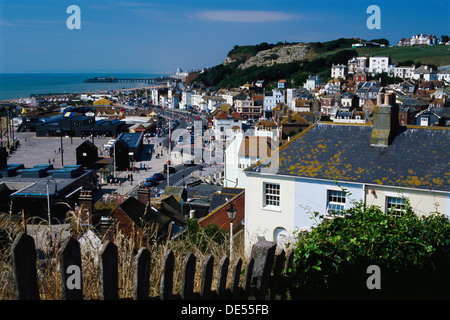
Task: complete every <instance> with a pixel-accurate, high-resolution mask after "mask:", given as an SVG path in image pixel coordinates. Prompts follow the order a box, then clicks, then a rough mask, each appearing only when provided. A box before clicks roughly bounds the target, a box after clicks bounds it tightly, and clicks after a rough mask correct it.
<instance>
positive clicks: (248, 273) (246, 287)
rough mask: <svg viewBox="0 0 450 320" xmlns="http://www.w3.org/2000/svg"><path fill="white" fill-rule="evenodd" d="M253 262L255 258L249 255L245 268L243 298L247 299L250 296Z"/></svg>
mask: <svg viewBox="0 0 450 320" xmlns="http://www.w3.org/2000/svg"><path fill="white" fill-rule="evenodd" d="M254 264H255V260H254V259H253V257H251V258H250V260H249V261H248V263H247V266H246V269H245V276H244V292H243V296H242V299H243V300H248V298H249V297H250V293H251V292H250V291H251V285H252V276H253V266H254Z"/></svg>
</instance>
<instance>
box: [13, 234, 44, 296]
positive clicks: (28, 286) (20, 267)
mask: <svg viewBox="0 0 450 320" xmlns="http://www.w3.org/2000/svg"><path fill="white" fill-rule="evenodd" d="M11 259H12V268H13V278H14V285H15V288H16V293H15V295H16V299H18V300H39V299H40V297H39V288H38V282H37V271H36V246H35V244H34V239H33V237H31V236H29V235H27V234H25V233H23V232H21V233H19V234H18V235H17V237H16V239H14V242H13V244H12V247H11Z"/></svg>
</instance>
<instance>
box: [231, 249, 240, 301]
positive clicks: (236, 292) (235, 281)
mask: <svg viewBox="0 0 450 320" xmlns="http://www.w3.org/2000/svg"><path fill="white" fill-rule="evenodd" d="M241 268H242V259H241V258H238V259H237V260H236V262H235V263H234V267H233V275H232V281H231V299H233V300H236V299H239V296H240V294H241V292H240V289H239V279H240V275H241Z"/></svg>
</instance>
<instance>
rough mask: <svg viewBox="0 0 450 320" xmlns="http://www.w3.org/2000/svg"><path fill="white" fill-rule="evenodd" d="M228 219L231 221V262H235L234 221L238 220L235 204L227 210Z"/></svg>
mask: <svg viewBox="0 0 450 320" xmlns="http://www.w3.org/2000/svg"><path fill="white" fill-rule="evenodd" d="M227 215H228V219H230V262H231V261H233V220H234V218H236V209H235V208H233V204H232V203H231V204H230V208H229V209H228V210H227Z"/></svg>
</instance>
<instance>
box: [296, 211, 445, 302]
mask: <svg viewBox="0 0 450 320" xmlns="http://www.w3.org/2000/svg"><path fill="white" fill-rule="evenodd" d="M293 250H294V260H293V269H292V270H291V271H292V276H293V278H292V280H293V281H292V282H291V288H290V291H291V294H292V297H293V298H294V299H299V298H301V299H308V298H312V299H327V298H332V299H347V298H350V299H366V298H367V299H372V298H380V299H410V298H413V299H415V298H420V299H422V298H425V299H428V298H429V299H441V298H446V299H448V298H449V297H450V293H449V292H450V276H449V275H450V220H449V218H448V217H447V216H445V215H442V214H438V213H431V214H430V215H428V216H425V217H418V216H417V215H416V214H415V213H414V212H413V210H412V209H411V207H409V205H408V206H407V210H406V213H405V214H404V215H403V216H402V217H397V218H396V217H394V216H392V215H388V214H385V213H383V212H382V211H381V210H380V208H378V207H374V206H371V207H365V206H364V205H363V204H362V203H356V206H355V207H354V208H351V209H348V210H346V211H345V212H344V213H343V214H342V215H340V216H339V217H337V218H335V219H332V220H324V221H322V222H321V223H320V224H319V225H318V226H317V227H316V228H314V229H313V230H312V231H311V232H310V233H307V234H298V235H297V242H296V243H295V245H294V248H293ZM370 265H376V266H378V267H379V270H380V275H381V277H380V279H381V281H380V284H381V288H380V289H369V288H368V286H367V284H366V283H367V281H368V279H369V277H371V276H372V273H368V270H367V269H368V267H369V266H370Z"/></svg>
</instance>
